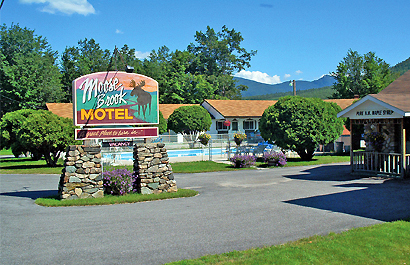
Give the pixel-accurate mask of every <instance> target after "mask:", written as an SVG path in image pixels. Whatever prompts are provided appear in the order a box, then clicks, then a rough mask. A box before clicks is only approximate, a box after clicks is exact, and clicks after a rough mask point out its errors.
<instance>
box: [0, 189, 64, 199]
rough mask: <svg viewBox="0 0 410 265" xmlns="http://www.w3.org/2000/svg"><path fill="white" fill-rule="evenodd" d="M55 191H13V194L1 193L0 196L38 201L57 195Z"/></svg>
mask: <svg viewBox="0 0 410 265" xmlns="http://www.w3.org/2000/svg"><path fill="white" fill-rule="evenodd" d="M57 194H58V191H57V190H35V191H29V190H27V191H26V190H24V191H13V192H3V193H0V195H3V196H12V197H22V198H30V199H33V200H35V199H38V198H45V197H48V196H54V195H57Z"/></svg>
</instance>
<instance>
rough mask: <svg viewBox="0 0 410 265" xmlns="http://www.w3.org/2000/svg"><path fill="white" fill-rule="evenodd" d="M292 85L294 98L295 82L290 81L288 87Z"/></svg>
mask: <svg viewBox="0 0 410 265" xmlns="http://www.w3.org/2000/svg"><path fill="white" fill-rule="evenodd" d="M292 85H293V95H294V96H296V80H291V81H290V83H289V86H292Z"/></svg>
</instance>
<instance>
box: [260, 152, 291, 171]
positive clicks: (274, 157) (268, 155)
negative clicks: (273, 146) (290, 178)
mask: <svg viewBox="0 0 410 265" xmlns="http://www.w3.org/2000/svg"><path fill="white" fill-rule="evenodd" d="M263 160H264V161H265V163H268V166H275V167H283V166H284V165H286V163H287V160H286V155H285V154H284V153H282V152H275V151H272V152H265V153H263Z"/></svg>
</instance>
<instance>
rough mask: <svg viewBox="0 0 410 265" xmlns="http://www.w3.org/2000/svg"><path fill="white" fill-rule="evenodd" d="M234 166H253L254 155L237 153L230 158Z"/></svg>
mask: <svg viewBox="0 0 410 265" xmlns="http://www.w3.org/2000/svg"><path fill="white" fill-rule="evenodd" d="M230 160H231V162H232V163H233V166H234V167H235V168H241V167H250V166H254V165H255V162H256V157H255V156H253V155H239V154H236V155H234V156H233V157H231V158H230Z"/></svg>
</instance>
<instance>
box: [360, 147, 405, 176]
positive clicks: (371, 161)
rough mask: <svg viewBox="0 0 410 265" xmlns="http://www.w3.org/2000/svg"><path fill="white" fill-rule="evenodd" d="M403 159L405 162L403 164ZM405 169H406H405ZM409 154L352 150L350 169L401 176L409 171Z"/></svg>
mask: <svg viewBox="0 0 410 265" xmlns="http://www.w3.org/2000/svg"><path fill="white" fill-rule="evenodd" d="M403 159H404V162H405V164H403ZM406 169H407V170H406ZM409 169H410V154H406V155H405V156H404V158H403V157H402V154H398V153H378V152H367V151H357V152H353V161H352V171H353V172H362V173H371V174H382V175H388V176H393V177H401V176H404V175H405V174H406V173H407V174H408V173H409Z"/></svg>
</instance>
